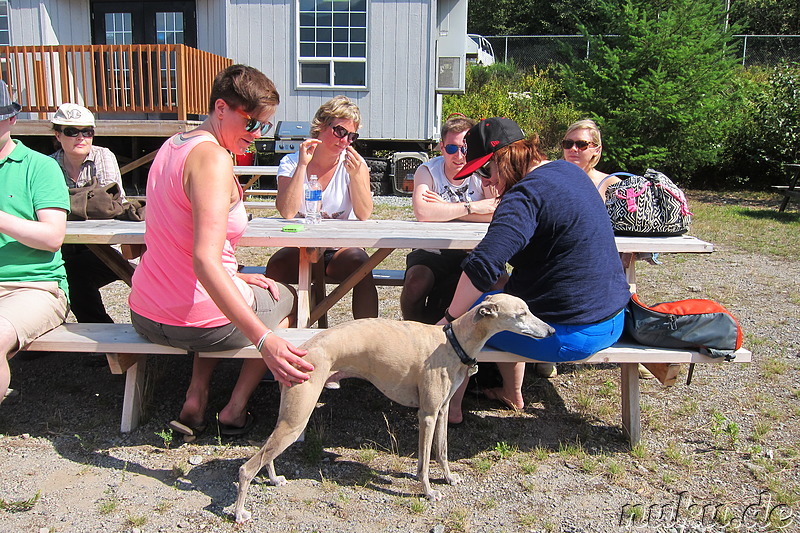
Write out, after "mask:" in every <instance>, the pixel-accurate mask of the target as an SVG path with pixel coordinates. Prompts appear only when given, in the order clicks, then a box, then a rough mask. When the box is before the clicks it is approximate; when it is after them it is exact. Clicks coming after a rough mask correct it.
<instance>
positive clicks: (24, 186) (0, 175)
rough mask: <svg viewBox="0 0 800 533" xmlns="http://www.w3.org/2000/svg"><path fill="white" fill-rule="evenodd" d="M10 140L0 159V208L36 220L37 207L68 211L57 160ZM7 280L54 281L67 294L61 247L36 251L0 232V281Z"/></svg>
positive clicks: (23, 217) (67, 193) (67, 201)
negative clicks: (7, 151)
mask: <svg viewBox="0 0 800 533" xmlns="http://www.w3.org/2000/svg"><path fill="white" fill-rule="evenodd" d="M13 142H14V143H15V144H16V147H15V148H14V150H13V151H12V152H11V153H10V154H9V155H8V157H6V158H5V159H3V160H0V211H4V212H6V213H8V214H10V215H14V216H15V217H19V218H22V219H26V220H37V218H36V210H37V209H45V208H59V209H64V210H65V211H67V212H68V211H69V192H68V191H67V186H66V184H65V183H64V176H63V174H62V172H61V168H59V166H58V163H56V161H55V160H54V159H53V158H51V157H47V156H46V155H44V154H40V153H39V152H34V151H33V150H31V149H30V148H28V147H27V146H25V145H24V144H22V143H21V142H20V141H17V140H15V141H13ZM9 281H57V282H58V285H59V287H61V288H62V289H63V290H64V292H66V293H67V294H69V292H68V290H67V271H66V270H65V269H64V260H63V259H62V258H61V250H56V251H55V252H49V251H47V250H37V249H35V248H31V247H29V246H25V245H24V244H22V243H20V242H19V241H17V240H16V239H12V238H11V237H9V236H8V235H5V234H3V233H0V283H3V282H9Z"/></svg>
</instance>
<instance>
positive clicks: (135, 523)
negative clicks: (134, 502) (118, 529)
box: [125, 514, 147, 527]
mask: <svg viewBox="0 0 800 533" xmlns="http://www.w3.org/2000/svg"><path fill="white" fill-rule="evenodd" d="M146 523H147V516H146V515H131V514H129V515H128V516H127V517H126V518H125V525H127V526H131V527H142V526H143V525H145V524H146Z"/></svg>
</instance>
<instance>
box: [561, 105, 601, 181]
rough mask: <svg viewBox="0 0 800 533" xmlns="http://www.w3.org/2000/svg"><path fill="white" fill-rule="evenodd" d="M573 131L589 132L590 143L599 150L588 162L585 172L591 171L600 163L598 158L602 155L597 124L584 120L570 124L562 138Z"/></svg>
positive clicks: (590, 120) (587, 119) (588, 119)
mask: <svg viewBox="0 0 800 533" xmlns="http://www.w3.org/2000/svg"><path fill="white" fill-rule="evenodd" d="M575 130H589V136H590V137H591V139H592V142H593V143H595V144H596V145H597V148H599V150H598V151H597V152H596V153H595V154H594V155H593V156H592V158H591V159H590V160H589V168H588V169H587V171H589V170H592V169H593V168H594V167H595V166H597V163H599V162H600V156H601V155H603V138H602V136H601V135H600V128H598V127H597V123H596V122H595V121H594V120H592V119H590V118H585V119H583V120H579V121H577V122H573V123H572V124H570V126H569V127H568V128H567V132H566V133H565V134H564V138H565V139H566V138H567V135H569V134H570V133H572V132H573V131H575Z"/></svg>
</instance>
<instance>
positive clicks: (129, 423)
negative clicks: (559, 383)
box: [26, 323, 752, 445]
mask: <svg viewBox="0 0 800 533" xmlns="http://www.w3.org/2000/svg"><path fill="white" fill-rule="evenodd" d="M320 331H323V330H321V329H312V328H291V329H282V330H278V331H276V333H277V334H278V335H280V336H281V337H283V338H285V339H286V340H288V341H289V342H291V343H292V344H294V345H296V346H299V345H300V344H302V343H303V342H305V341H306V340H308V339H310V338H311V337H312V336H313V335H316V334H317V333H319V332H320ZM26 349H27V350H39V351H51V352H75V353H105V354H106V357H107V359H108V364H109V367H110V369H111V372H112V373H114V374H125V376H126V377H125V391H124V396H123V404H122V421H121V424H120V429H121V431H122V432H128V431H131V430H133V429H134V428H136V427H137V425H138V424H139V416H140V413H141V407H142V401H143V388H144V376H145V363H146V360H147V356H149V355H187V352H186V351H185V350H181V349H179V348H174V347H171V346H162V345H160V344H153V343H151V342H149V341H147V340H146V339H144V338H143V337H141V336H140V335H139V334H138V333H136V331H135V330H134V329H133V326H132V325H131V324H87V323H80V324H78V323H68V324H63V325H61V326H59V327H57V328H55V329H53V330H51V331H49V332H47V333H45V334H44V335H42V336H41V337H39V338H38V339H36V340H35V341H33V343H31V344H30V345H29V346H27V348H26ZM200 357H211V358H226V359H231V358H233V359H244V358H259V357H261V354H259V353H258V351H257V350H256V349H255V347H254V346H252V345H251V346H247V347H245V348H242V349H240V350H231V351H227V352H206V353H200ZM751 357H752V354H751V353H750V352H749V351H748V350H745V349H740V350H738V351H737V352H736V357H735V359H734V362H737V363H746V362H750V361H751ZM477 359H478V361H479V362H525V363H535V362H536V361H535V360H533V359H528V358H525V357H521V356H518V355H514V354H511V353H507V352H501V351H496V350H490V349H484V350H483V351H482V352H481V353H480V355H479V356H478V358H477ZM723 361H724V360H723V359H721V358H718V359H714V358H711V357H708V356H706V355H703V354H701V353H700V352H699V351H697V350H688V349H667V348H653V347H649V346H643V345H640V344H631V343H625V342H619V343H617V344H615V345H614V346H612V347H610V348H607V349H605V350H602V351H600V352H598V353H596V354H594V355H592V356H591V357H589V358H588V359H586V360H584V361H581V363H589V364H599V363H618V364H619V365H620V376H621V377H620V379H621V404H622V405H621V412H622V415H621V418H622V426H623V429H624V431H625V432H626V434H627V435H628V438H629V440H630V442H631V445H634V444H636V443H637V442H639V440H640V438H641V421H640V418H641V411H640V403H639V402H640V395H639V373H638V365H639V364H640V363H643V364H649V363H660V364H666V365H669V368H670V370H671V371H670V373H669V374H668V375H666V376H661V379H662V381H665V382H666V384H671V383H670V382H672V383H674V381H675V378H676V376H677V369H678V365H679V364H681V363H721V362H723Z"/></svg>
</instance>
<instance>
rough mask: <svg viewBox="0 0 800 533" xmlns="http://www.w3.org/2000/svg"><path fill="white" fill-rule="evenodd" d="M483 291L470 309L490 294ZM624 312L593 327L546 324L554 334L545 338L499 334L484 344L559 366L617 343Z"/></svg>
mask: <svg viewBox="0 0 800 533" xmlns="http://www.w3.org/2000/svg"><path fill="white" fill-rule="evenodd" d="M497 292H499V291H493V292H487V293H485V294H484V295H483V296H481V297H480V298H478V300H477V301H476V302H475V304H473V307H474V306H475V305H477V304H479V303H480V302H482V301H483V299H484V298H486V297H487V296H489V295H490V294H496V293H497ZM624 311H625V310H624V309H623V310H621V311H620V312H619V313H617V314H616V315H614V316H613V317H612V318H609V319H608V320H604V321H602V322H597V323H595V324H585V325H575V324H549V325H550V326H552V328H553V329H554V330H556V332H555V334H553V335H551V336H550V337H547V338H545V339H534V338H532V337H526V336H525V335H520V334H518V333H513V332H511V331H501V332H500V333H497V334H495V335H493V336H492V337H491V338H490V339H489V341H488V342H487V343H486V345H487V346H489V347H490V348H495V349H497V350H502V351H504V352H511V353H514V354H517V355H521V356H523V357H530V358H531V359H536V360H537V361H548V362H552V363H562V362H569V361H580V360H582V359H586V358H587V357H589V356H591V355H593V354H595V353H597V352H599V351H600V350H603V349H605V348H608V347H609V346H611V345H613V344H614V343H615V342H617V340H619V338H620V336H621V335H622V328H623V326H624V325H625V312H624Z"/></svg>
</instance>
